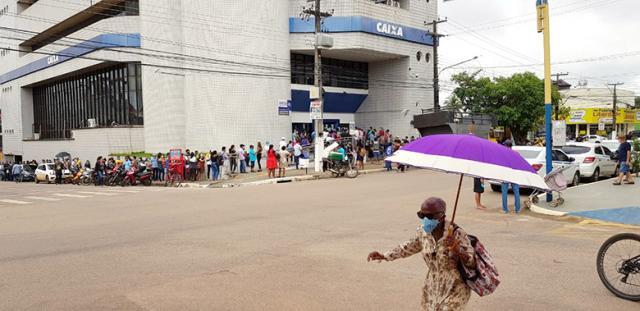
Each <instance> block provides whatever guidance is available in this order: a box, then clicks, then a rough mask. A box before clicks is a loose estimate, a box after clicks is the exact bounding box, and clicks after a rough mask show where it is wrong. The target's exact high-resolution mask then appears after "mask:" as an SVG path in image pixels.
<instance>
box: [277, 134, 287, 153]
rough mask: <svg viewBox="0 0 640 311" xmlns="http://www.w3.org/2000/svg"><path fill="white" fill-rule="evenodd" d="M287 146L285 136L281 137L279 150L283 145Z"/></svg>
mask: <svg viewBox="0 0 640 311" xmlns="http://www.w3.org/2000/svg"><path fill="white" fill-rule="evenodd" d="M286 146H287V141H286V140H285V139H284V137H282V138H280V144H279V145H278V151H279V150H282V147H286Z"/></svg>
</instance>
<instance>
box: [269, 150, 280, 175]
mask: <svg viewBox="0 0 640 311" xmlns="http://www.w3.org/2000/svg"><path fill="white" fill-rule="evenodd" d="M276 168H278V159H277V156H276V151H275V150H274V149H273V145H269V149H268V150H267V176H268V178H276Z"/></svg>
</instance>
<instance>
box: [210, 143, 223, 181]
mask: <svg viewBox="0 0 640 311" xmlns="http://www.w3.org/2000/svg"><path fill="white" fill-rule="evenodd" d="M209 162H210V163H211V167H210V168H209V169H210V170H211V172H210V173H209V179H210V180H211V181H216V180H218V176H217V175H218V172H219V171H220V167H219V166H218V152H217V151H215V150H214V151H212V152H211V155H210V156H209Z"/></svg>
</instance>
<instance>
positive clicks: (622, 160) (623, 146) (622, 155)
mask: <svg viewBox="0 0 640 311" xmlns="http://www.w3.org/2000/svg"><path fill="white" fill-rule="evenodd" d="M618 142H619V143H620V146H619V147H618V163H619V165H620V175H619V176H618V179H617V180H616V181H615V182H614V183H613V185H614V186H619V185H621V184H622V180H623V178H625V176H626V180H625V182H624V183H625V184H627V185H633V184H635V182H634V181H633V179H632V177H631V169H630V168H631V144H630V143H629V142H628V141H627V137H626V136H625V135H620V136H618Z"/></svg>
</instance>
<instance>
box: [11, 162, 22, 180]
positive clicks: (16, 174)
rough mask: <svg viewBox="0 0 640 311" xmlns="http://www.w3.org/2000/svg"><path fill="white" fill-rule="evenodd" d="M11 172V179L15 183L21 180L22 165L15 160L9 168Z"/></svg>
mask: <svg viewBox="0 0 640 311" xmlns="http://www.w3.org/2000/svg"><path fill="white" fill-rule="evenodd" d="M11 174H12V175H13V180H14V181H15V182H16V183H19V182H22V165H21V164H20V162H16V164H14V165H13V167H12V168H11Z"/></svg>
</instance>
